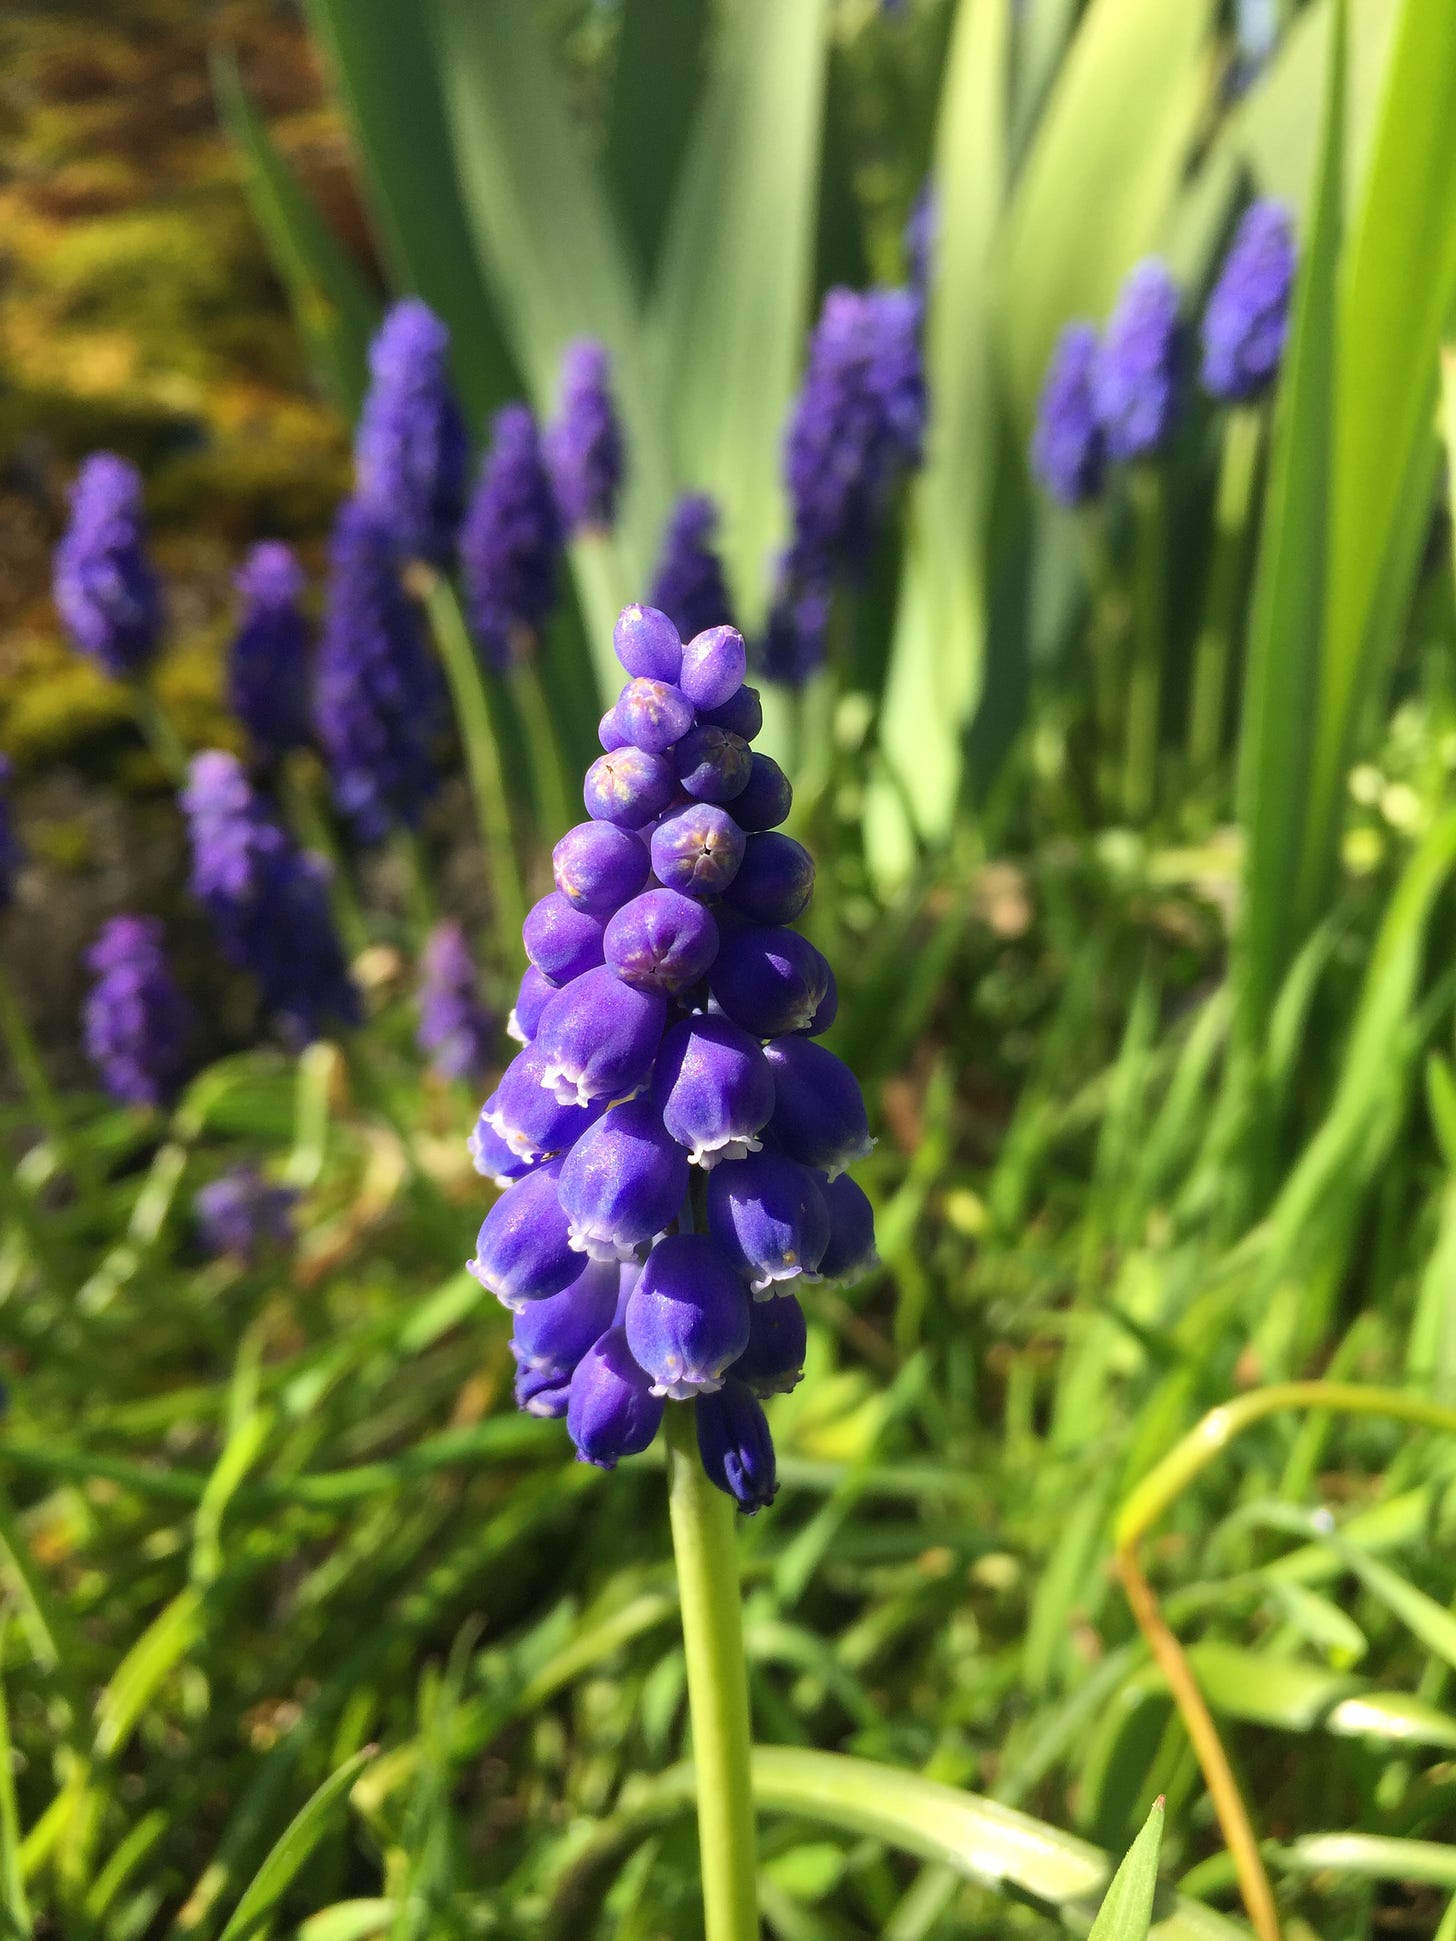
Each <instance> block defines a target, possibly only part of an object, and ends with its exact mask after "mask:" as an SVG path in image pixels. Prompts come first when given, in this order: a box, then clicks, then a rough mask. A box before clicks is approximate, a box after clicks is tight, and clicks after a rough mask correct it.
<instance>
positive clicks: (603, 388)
mask: <svg viewBox="0 0 1456 1941" xmlns="http://www.w3.org/2000/svg"><path fill="white" fill-rule="evenodd" d="M608 371H609V359H608V357H607V352H606V349H605V346H603V345H602V344H599V343H597V342H595V340H594V339H592V338H590V337H584V338H582V339H580V340H579V341H578V342H577V343H574V344H568V345H567V347H566V350H565V352H564V353H563V355H562V359H561V408H560V410H559V412H558V413H557V416H556V419H555V422H554V423H553V424H552V426H551V428H550V430H549V431H548V432H547V434H546V459H547V463H548V465H549V466H550V468H551V482H552V484H553V485H554V486H555V488H556V501H557V504H558V505H559V506H560V507H561V513H562V517H563V518H564V519H565V521H566V524H567V526H568V527H569V528H570V530H571V531H573V532H579V531H589V532H609V531H610V530H611V528H612V525H613V523H614V522H615V520H616V516H617V495H618V493H619V492H620V491H621V487H622V431H621V427H620V425H619V424H618V423H617V413H616V408H615V406H614V405H613V403H612V395H611V392H610V390H609V389H608V385H607V378H608Z"/></svg>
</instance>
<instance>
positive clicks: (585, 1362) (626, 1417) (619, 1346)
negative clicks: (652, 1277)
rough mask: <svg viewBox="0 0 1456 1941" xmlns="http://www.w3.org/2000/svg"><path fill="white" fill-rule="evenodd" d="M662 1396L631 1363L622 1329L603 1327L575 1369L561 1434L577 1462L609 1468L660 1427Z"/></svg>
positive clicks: (635, 1452)
mask: <svg viewBox="0 0 1456 1941" xmlns="http://www.w3.org/2000/svg"><path fill="white" fill-rule="evenodd" d="M662 1408H663V1404H662V1397H661V1396H660V1395H658V1394H657V1393H655V1391H654V1390H653V1389H652V1387H651V1386H650V1381H649V1377H648V1375H647V1374H646V1372H645V1371H644V1370H643V1369H642V1368H641V1367H639V1366H638V1364H637V1362H636V1361H635V1360H634V1359H633V1355H632V1351H631V1349H630V1348H629V1347H628V1345H627V1331H626V1329H625V1328H609V1329H608V1330H607V1332H606V1333H605V1334H604V1335H603V1336H602V1337H601V1339H600V1340H599V1341H598V1342H596V1343H595V1344H594V1345H593V1346H592V1347H590V1348H588V1350H587V1351H586V1353H585V1354H584V1355H583V1356H582V1358H581V1360H580V1361H579V1362H578V1363H577V1365H576V1373H575V1374H574V1375H573V1376H572V1378H571V1394H570V1400H569V1401H568V1403H567V1408H566V1430H567V1434H568V1435H569V1436H570V1437H571V1439H572V1441H573V1442H574V1443H575V1444H576V1453H577V1457H578V1459H579V1460H580V1461H582V1462H589V1463H595V1465H596V1466H597V1468H598V1469H615V1468H616V1467H617V1464H618V1462H619V1461H620V1460H621V1458H622V1457H623V1456H639V1455H641V1453H642V1451H643V1450H644V1449H645V1448H647V1446H648V1445H649V1443H650V1442H651V1441H652V1438H653V1437H654V1436H655V1435H656V1434H657V1431H658V1428H659V1427H660V1426H661V1423H662Z"/></svg>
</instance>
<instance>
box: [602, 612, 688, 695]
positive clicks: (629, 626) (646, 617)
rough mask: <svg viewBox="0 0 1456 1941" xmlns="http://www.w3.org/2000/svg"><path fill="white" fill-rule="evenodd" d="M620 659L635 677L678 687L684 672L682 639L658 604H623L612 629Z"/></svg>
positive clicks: (614, 646) (613, 644) (614, 645)
mask: <svg viewBox="0 0 1456 1941" xmlns="http://www.w3.org/2000/svg"><path fill="white" fill-rule="evenodd" d="M612 646H613V648H614V649H615V651H616V655H617V659H618V660H619V661H620V662H621V663H622V665H623V667H625V668H626V670H627V672H628V673H629V674H630V675H632V676H633V677H634V678H635V679H639V680H644V681H665V682H666V683H667V684H668V686H669V687H676V686H677V677H678V675H679V674H680V673H681V672H682V641H681V639H680V638H679V635H678V631H677V628H676V627H675V626H674V625H673V624H672V622H671V621H670V620H669V619H668V617H667V615H666V614H665V613H662V612H660V611H659V610H658V608H656V607H644V606H631V607H623V609H622V611H621V613H620V614H618V616H617V624H616V626H615V627H614V628H613V629H612Z"/></svg>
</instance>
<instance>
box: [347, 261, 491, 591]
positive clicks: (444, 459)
mask: <svg viewBox="0 0 1456 1941" xmlns="http://www.w3.org/2000/svg"><path fill="white" fill-rule="evenodd" d="M449 350H450V333H449V331H448V330H447V329H446V328H445V326H444V324H442V323H441V321H440V319H439V318H438V317H437V316H436V315H435V313H434V312H433V311H432V310H431V309H430V308H429V306H428V305H427V304H424V303H421V302H420V300H419V298H418V297H406V298H405V299H404V301H403V302H401V303H397V304H395V306H394V308H393V309H392V310H391V311H390V312H389V314H388V315H387V316H386V317H385V319H384V322H383V323H382V324H381V325H380V327H379V331H378V333H377V334H376V336H375V339H374V342H373V343H372V344H371V345H370V347H369V372H370V384H369V395H368V396H367V397H366V398H365V400H364V409H363V410H362V412H361V413H360V414H359V429H358V433H357V435H356V437H355V440H354V461H355V465H356V467H357V469H358V478H359V485H358V492H359V497H360V498H361V499H362V500H363V502H364V503H365V504H366V505H367V506H368V507H369V508H370V510H371V511H372V512H373V513H374V515H375V517H376V518H377V519H378V520H379V522H380V523H381V524H382V525H383V526H384V527H385V528H386V530H387V531H388V532H389V534H390V536H391V538H392V539H393V541H394V544H395V546H396V548H397V549H398V551H399V552H400V554H401V555H403V557H405V558H406V559H428V560H433V561H434V562H435V563H436V564H437V565H441V564H443V563H444V562H445V561H446V560H448V559H450V558H451V556H452V555H453V553H454V551H455V534H456V531H457V530H458V528H459V525H460V512H461V508H462V506H463V504H464V500H465V460H466V450H467V445H468V440H467V438H466V434H465V420H464V419H463V418H462V417H461V415H460V407H459V405H458V404H457V403H456V402H455V398H454V396H453V394H452V392H451V390H450V373H449V365H448V358H449Z"/></svg>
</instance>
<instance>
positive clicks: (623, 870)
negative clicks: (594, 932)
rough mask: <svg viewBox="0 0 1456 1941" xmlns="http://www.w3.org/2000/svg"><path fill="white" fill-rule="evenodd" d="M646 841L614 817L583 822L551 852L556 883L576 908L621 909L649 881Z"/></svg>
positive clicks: (602, 912) (594, 910) (603, 911)
mask: <svg viewBox="0 0 1456 1941" xmlns="http://www.w3.org/2000/svg"><path fill="white" fill-rule="evenodd" d="M650 867H651V862H650V859H649V857H648V854H647V845H646V843H645V842H643V841H642V840H641V838H640V837H638V836H634V835H632V834H631V833H630V832H629V831H628V830H626V829H618V828H616V827H614V825H613V824H612V823H610V822H579V823H577V825H576V827H575V828H574V829H568V830H567V832H566V834H565V835H564V836H563V837H562V838H561V840H560V842H559V843H557V845H556V847H555V848H554V849H553V850H552V852H551V868H552V872H553V874H554V875H555V877H556V887H557V889H558V890H560V892H561V894H562V895H563V896H564V897H565V898H566V900H567V902H568V903H570V904H571V906H572V907H573V909H577V910H588V911H591V912H592V913H593V914H597V915H605V914H608V913H610V912H611V911H613V910H620V909H621V907H622V905H623V904H624V903H626V902H627V901H628V900H629V899H630V898H631V897H634V896H635V895H636V894H637V892H638V890H640V889H641V887H642V885H643V884H644V883H645V882H646V881H647V872H648V870H649V868H650Z"/></svg>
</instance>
